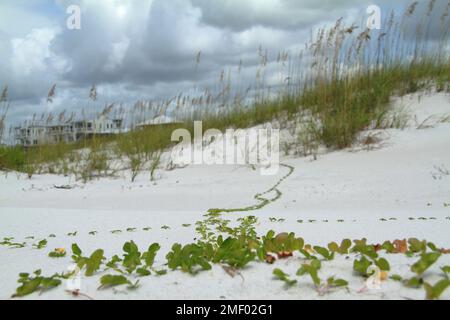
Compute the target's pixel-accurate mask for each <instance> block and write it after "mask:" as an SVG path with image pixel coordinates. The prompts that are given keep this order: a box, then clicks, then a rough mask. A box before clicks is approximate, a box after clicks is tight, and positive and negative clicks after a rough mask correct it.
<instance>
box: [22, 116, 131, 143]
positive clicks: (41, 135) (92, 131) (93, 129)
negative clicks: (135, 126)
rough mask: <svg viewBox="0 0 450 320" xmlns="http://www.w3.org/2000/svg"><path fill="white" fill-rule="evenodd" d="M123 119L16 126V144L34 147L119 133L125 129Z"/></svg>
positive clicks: (106, 118)
mask: <svg viewBox="0 0 450 320" xmlns="http://www.w3.org/2000/svg"><path fill="white" fill-rule="evenodd" d="M122 127H123V120H122V119H110V118H108V117H107V116H100V117H99V118H97V119H95V120H82V121H70V122H65V123H57V124H50V123H45V124H43V123H38V122H34V123H27V124H25V125H23V126H20V127H16V128H14V140H15V144H17V145H22V146H24V147H32V146H38V145H43V144H55V143H59V142H65V143H72V142H76V141H79V140H80V139H82V138H83V137H90V136H93V135H111V134H118V133H120V132H121V131H122V130H123V128H122Z"/></svg>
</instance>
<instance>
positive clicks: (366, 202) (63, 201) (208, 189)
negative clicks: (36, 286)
mask: <svg viewBox="0 0 450 320" xmlns="http://www.w3.org/2000/svg"><path fill="white" fill-rule="evenodd" d="M403 107H406V108H407V109H408V110H409V113H410V114H411V115H412V121H411V123H410V126H409V127H408V128H406V129H405V130H394V129H392V130H387V131H384V132H382V135H383V137H384V138H383V141H382V142H381V143H380V145H379V146H378V147H377V148H375V149H374V150H371V151H364V150H360V148H358V147H355V148H353V149H352V150H345V151H340V152H332V153H328V154H325V155H321V156H320V157H319V159H318V160H317V161H312V160H311V159H309V158H302V159H294V158H286V159H283V162H284V163H286V164H289V165H291V166H293V167H294V168H295V171H294V173H293V174H292V175H291V176H290V177H289V178H288V179H287V180H286V181H285V182H284V183H283V184H282V185H281V186H280V187H279V189H280V191H281V192H282V193H283V196H282V198H281V199H280V200H278V201H277V202H275V203H273V204H271V205H269V206H267V207H265V208H263V209H262V210H260V211H257V212H252V213H251V214H253V215H256V216H257V217H258V218H259V225H258V229H259V230H260V231H261V232H266V231H268V230H270V229H274V230H276V231H280V232H282V231H293V232H296V233H297V234H298V235H300V236H302V237H303V238H305V240H306V241H307V242H309V243H313V244H319V245H326V244H327V243H328V242H330V241H340V240H342V239H343V238H352V239H356V238H363V237H366V238H368V239H369V241H371V242H381V241H384V240H394V239H398V238H407V237H417V238H424V239H427V240H429V241H434V242H436V244H438V245H440V246H443V247H450V237H449V230H450V220H449V218H448V217H450V206H444V203H450V175H445V174H444V173H443V172H445V170H450V123H448V122H447V123H440V122H439V119H440V118H441V117H442V115H445V114H450V98H449V96H448V95H445V94H432V95H428V96H422V97H421V98H420V100H419V99H418V96H417V95H414V96H407V97H405V98H403V99H398V100H397V101H395V103H394V108H396V109H399V108H403ZM430 116H433V117H432V118H429V117H430ZM426 119H428V120H427V121H426V123H425V124H427V125H428V124H429V125H432V126H430V127H428V128H426V129H420V130H419V129H417V127H418V124H422V123H423V121H424V120H426ZM416 123H417V124H416ZM439 169H441V170H439ZM284 174H286V169H285V168H281V169H280V172H279V174H278V175H277V176H261V175H260V174H259V172H258V171H254V170H252V169H251V168H250V167H242V166H241V167H239V166H190V167H187V168H185V169H182V170H176V171H171V172H162V171H161V172H160V179H159V180H158V181H157V183H155V184H154V183H150V182H149V179H148V175H147V174H145V175H142V176H140V177H139V179H138V181H137V182H135V183H130V182H129V179H127V178H126V177H123V178H120V179H102V180H101V181H95V182H92V183H88V184H87V185H82V184H81V183H77V182H75V181H73V180H71V179H70V178H63V177H56V176H38V177H34V178H33V179H32V180H27V179H25V177H24V176H23V175H22V176H18V175H17V174H14V173H9V174H8V175H7V176H5V175H2V176H0V225H1V227H0V237H2V238H3V237H7V236H8V237H9V236H10V237H15V240H16V241H20V242H21V241H27V242H28V246H27V247H26V248H23V249H8V248H5V247H0V261H1V263H0V298H2V299H7V298H9V297H10V295H11V294H12V293H13V292H14V291H15V288H16V287H17V284H16V279H17V275H18V273H19V272H31V271H33V270H35V269H39V268H42V269H43V271H44V273H45V274H46V275H50V274H52V273H54V272H61V271H64V270H66V269H67V268H68V267H69V266H70V258H65V259H60V260H52V259H49V258H48V257H47V254H48V252H49V251H50V250H52V249H53V248H56V247H65V248H69V247H70V245H71V244H72V243H74V242H76V243H78V244H79V245H80V247H81V248H82V249H83V250H84V251H85V252H86V253H90V252H92V251H93V250H95V249H97V248H104V249H105V253H106V255H107V256H111V255H113V254H120V253H121V248H122V245H123V243H124V242H125V241H128V240H131V239H132V240H134V241H135V242H136V243H138V244H139V245H140V246H141V247H142V248H146V247H147V246H148V245H149V244H151V243H153V242H159V243H161V245H162V250H161V252H160V255H159V256H158V257H157V264H158V265H163V264H164V263H165V259H164V255H165V253H166V252H167V251H168V250H169V249H170V246H171V244H173V243H174V242H179V243H187V242H192V241H193V239H194V238H195V237H196V236H197V235H196V233H195V230H194V228H195V227H194V224H195V222H196V221H198V220H201V219H202V215H203V214H204V213H205V212H206V211H207V210H208V209H209V208H216V207H225V208H230V207H245V206H248V205H252V204H254V202H255V200H254V199H253V196H254V195H255V194H256V193H258V192H261V191H264V190H267V189H269V188H270V187H271V186H273V185H274V184H275V183H276V182H277V181H278V179H279V178H280V177H282V176H283V175H284ZM65 184H70V185H75V186H76V188H75V189H73V190H70V191H68V190H57V189H55V188H54V185H65ZM247 215H248V214H247ZM241 216H243V215H242V214H228V215H225V218H227V219H230V220H233V221H235V220H236V219H237V218H239V217H241ZM272 217H276V218H283V219H285V221H284V222H277V223H274V222H270V218H272ZM420 217H424V218H427V220H418V218H420ZM382 218H384V219H387V220H388V221H381V220H380V219H382ZM410 218H415V219H414V220H410ZM389 219H391V220H389ZM394 219H395V220H394ZM299 220H303V222H302V223H300V222H298V221H299ZM182 224H192V226H190V227H183V226H182ZM164 225H167V226H169V227H170V229H169V230H164V229H161V227H162V226H164ZM145 227H152V230H151V231H149V232H145V231H143V230H142V228H145ZM127 228H137V231H136V232H123V233H122V234H112V233H110V231H112V230H117V229H120V230H126V229H127ZM94 230H95V231H98V234H97V235H96V236H92V235H89V234H88V233H89V232H90V231H94ZM74 231H77V232H78V234H77V236H76V237H69V236H67V233H69V232H74ZM49 234H55V235H56V238H48V240H49V244H48V247H47V248H46V249H44V250H35V249H32V248H31V243H33V240H25V238H26V237H28V236H34V237H35V239H36V240H34V242H37V240H40V239H43V238H47V237H48V235H49ZM389 261H391V266H392V269H393V270H392V272H391V274H394V273H399V274H402V275H405V276H411V275H412V274H411V273H410V271H409V267H410V265H411V264H412V263H413V262H414V260H411V259H408V258H406V257H404V256H392V257H389ZM300 263H301V259H300V257H294V258H292V259H288V260H284V261H282V262H277V264H276V265H275V266H270V265H263V264H252V265H251V266H250V267H248V268H247V269H245V270H243V271H242V277H241V276H237V277H235V278H232V277H230V276H229V275H228V274H226V273H225V272H224V270H223V269H222V268H221V267H220V266H215V267H214V268H213V270H212V271H210V272H203V273H201V274H200V275H198V276H196V277H192V276H189V275H186V274H182V273H181V272H178V271H176V272H169V274H168V275H166V276H164V277H149V278H145V279H142V280H141V284H142V286H141V287H140V288H139V289H138V290H137V291H132V292H130V291H112V290H109V291H97V290H96V288H97V287H98V278H99V276H97V277H93V278H90V279H85V278H83V279H82V291H83V292H84V293H86V294H88V295H90V296H91V297H94V298H97V299H109V298H112V299H122V298H131V299H143V298H144V299H146V298H151V299H172V298H175V299H188V298H190V299H196V298H203V299H220V298H222V299H224V298H227V299H261V298H262V299H306V298H309V299H311V298H324V299H334V298H350V299H373V298H414V299H416V298H419V299H422V298H424V291H423V290H411V289H410V290H407V289H404V288H403V287H402V286H401V285H400V284H398V283H395V282H393V281H388V282H385V283H383V284H382V287H381V289H379V290H369V291H364V292H360V289H362V288H363V287H364V286H365V284H364V282H363V281H362V280H361V278H357V277H354V276H353V275H352V272H351V268H352V260H346V259H345V258H344V257H339V258H337V259H336V260H335V261H333V262H331V263H325V264H324V267H323V270H322V271H321V274H320V275H321V276H322V277H323V278H326V276H330V275H337V276H339V277H342V278H344V279H347V280H349V281H350V286H349V290H348V291H347V290H338V291H335V292H331V293H329V294H327V295H325V296H322V297H321V296H319V295H318V293H317V292H316V291H315V290H314V289H313V287H312V285H311V282H310V280H309V279H308V278H307V277H305V278H299V283H298V284H297V285H296V286H295V287H293V288H290V289H288V290H286V288H285V287H284V286H283V284H282V283H281V282H278V281H275V280H273V278H272V275H271V273H272V270H273V268H274V267H280V268H282V269H283V270H284V271H285V272H287V273H290V274H291V275H294V274H295V272H296V270H297V269H298V267H299V265H300ZM449 264H450V257H449V256H445V257H443V258H441V260H440V261H439V263H438V265H436V266H435V267H433V268H432V269H431V270H430V272H429V273H428V275H427V277H428V279H429V281H430V282H434V281H435V280H437V279H438V275H439V272H440V271H439V268H438V267H439V266H443V265H449ZM64 290H65V286H64V285H63V286H62V287H60V288H58V289H56V290H53V291H51V292H48V293H46V294H45V295H43V296H37V295H33V296H31V298H36V299H37V298H48V299H51V298H57V299H64V298H70V296H69V295H67V294H66V293H65V292H64ZM443 298H447V299H448V298H450V292H449V291H447V292H446V293H445V295H444V296H443Z"/></svg>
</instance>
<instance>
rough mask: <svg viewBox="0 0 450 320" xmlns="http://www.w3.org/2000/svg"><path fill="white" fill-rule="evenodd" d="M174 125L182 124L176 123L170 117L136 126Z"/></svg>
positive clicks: (158, 118) (159, 117)
mask: <svg viewBox="0 0 450 320" xmlns="http://www.w3.org/2000/svg"><path fill="white" fill-rule="evenodd" d="M173 123H180V122H179V121H175V120H174V119H173V118H171V117H168V116H158V117H156V118H154V119H152V120H148V121H145V122H142V123H139V124H137V125H136V127H145V126H156V125H163V124H173Z"/></svg>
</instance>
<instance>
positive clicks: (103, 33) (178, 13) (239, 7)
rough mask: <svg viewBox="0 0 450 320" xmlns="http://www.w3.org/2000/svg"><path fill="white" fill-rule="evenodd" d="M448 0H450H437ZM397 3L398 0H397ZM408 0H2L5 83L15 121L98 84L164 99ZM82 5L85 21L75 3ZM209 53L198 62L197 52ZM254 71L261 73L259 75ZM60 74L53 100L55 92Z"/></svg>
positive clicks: (70, 103) (81, 103)
mask: <svg viewBox="0 0 450 320" xmlns="http://www.w3.org/2000/svg"><path fill="white" fill-rule="evenodd" d="M438 2H441V3H444V2H445V3H447V1H444V0H438ZM393 3H395V4H393ZM409 3H411V1H408V0H405V1H403V0H401V1H399V0H396V1H387V0H379V1H376V0H372V1H366V0H340V1H335V0H324V1H318V0H214V1H212V0H97V1H94V0H1V1H0V86H1V87H3V86H4V85H8V87H9V99H10V100H11V111H10V114H9V117H8V120H9V122H10V123H12V122H18V121H22V120H23V119H25V118H27V117H31V115H32V114H33V113H37V114H40V113H42V112H50V111H51V112H54V113H58V112H60V111H61V110H63V109H67V110H79V109H80V108H81V107H85V106H87V105H88V103H89V101H88V100H89V99H88V96H89V88H90V87H91V86H92V85H93V84H96V85H97V87H98V104H104V103H111V102H123V103H125V104H126V105H132V104H133V102H136V101H137V100H141V99H158V98H161V99H164V98H168V97H170V96H172V95H176V94H177V93H179V92H180V91H186V90H189V89H191V88H193V87H194V86H199V87H207V86H209V85H210V84H211V83H214V82H215V81H216V79H217V78H218V77H219V74H220V72H221V71H222V70H227V69H228V68H234V67H236V66H238V65H239V63H240V61H242V67H243V70H244V71H243V73H244V74H245V72H247V73H248V74H253V72H254V70H255V66H256V65H257V64H258V62H259V61H258V48H259V47H260V46H261V47H263V48H264V49H267V50H268V52H269V59H276V56H277V54H278V52H280V50H283V49H284V50H288V51H295V50H298V49H299V48H301V47H302V46H303V44H304V43H305V41H306V40H307V39H308V38H309V35H310V33H311V30H314V29H315V28H317V27H321V26H323V25H325V24H330V23H333V22H334V21H336V19H338V18H340V17H343V18H345V19H346V20H348V21H358V22H361V21H362V20H364V19H367V15H366V9H367V7H368V5H369V4H377V5H379V6H380V7H381V9H382V13H383V15H387V14H389V12H390V10H391V9H395V10H397V9H398V10H400V8H401V9H402V10H403V9H404V8H405V6H407V5H408V4H409ZM70 5H78V6H79V7H80V8H81V30H70V29H68V28H67V19H68V17H69V14H67V12H66V11H67V8H68V7H69V6H70ZM200 50H201V63H200V65H199V66H198V67H196V54H197V52H199V51H200ZM253 77H254V75H253ZM53 84H57V91H56V92H57V94H56V98H55V99H54V102H53V103H52V104H50V105H49V104H47V103H46V98H47V93H48V91H49V89H50V87H51V86H52V85H53Z"/></svg>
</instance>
